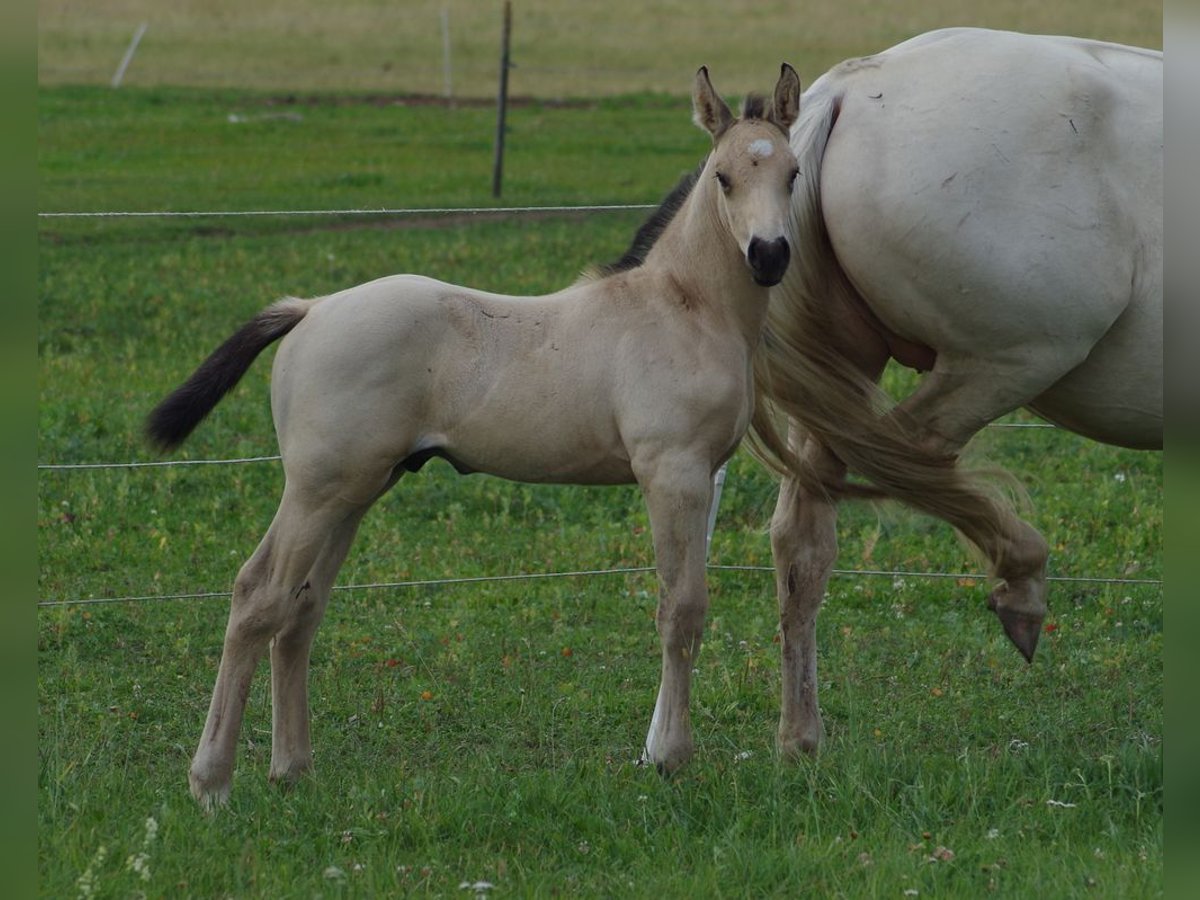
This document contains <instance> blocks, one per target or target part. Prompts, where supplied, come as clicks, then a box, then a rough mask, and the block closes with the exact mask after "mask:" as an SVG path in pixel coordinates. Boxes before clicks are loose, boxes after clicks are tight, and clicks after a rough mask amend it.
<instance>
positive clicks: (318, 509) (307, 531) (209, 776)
mask: <svg viewBox="0 0 1200 900" xmlns="http://www.w3.org/2000/svg"><path fill="white" fill-rule="evenodd" d="M348 512H349V510H348V509H347V508H346V507H344V506H342V505H341V504H339V503H333V504H329V503H326V504H321V503H318V502H314V501H313V500H312V499H311V498H308V497H305V496H302V492H301V491H298V490H296V489H294V488H292V487H290V486H289V487H286V488H285V489H284V492H283V500H282V501H281V502H280V505H279V510H278V511H277V512H276V513H275V519H274V521H273V522H272V523H271V527H270V528H269V529H268V530H267V534H266V536H265V537H264V538H263V540H262V542H261V543H260V544H259V545H258V549H256V550H255V551H254V554H253V555H252V556H251V557H250V559H249V560H248V561H247V562H246V564H245V565H244V566H242V569H241V571H240V572H239V573H238V576H237V579H236V581H235V582H234V588H233V600H232V602H231V604H230V612H229V623H228V625H227V626H226V628H225V645H224V648H223V650H222V653H221V664H220V667H219V669H218V671H217V681H216V685H215V686H214V688H213V695H212V701H211V703H210V705H209V710H208V718H207V720H206V721H205V724H204V731H203V733H202V734H201V737H200V743H199V746H198V747H197V748H196V754H195V756H194V757H193V758H192V765H191V770H190V772H189V774H188V781H189V783H190V784H191V789H192V794H193V795H195V797H196V799H197V800H199V801H200V803H201V804H202V805H204V806H205V807H206V808H211V807H212V805H213V804H214V803H223V802H224V801H226V800H227V799H228V797H229V789H230V786H231V783H232V779H233V764H234V758H235V755H236V750H237V739H238V733H239V731H240V730H241V725H242V717H243V714H244V713H245V709H246V698H247V695H248V694H249V692H250V682H251V679H252V678H253V676H254V670H255V668H256V667H257V665H258V661H259V659H261V657H262V654H263V651H264V650H265V649H266V646H267V642H268V641H270V640H271V638H272V637H274V636H275V635H276V634H278V633H279V632H280V631H281V630H282V629H284V628H285V627H286V626H287V625H288V622H289V620H290V618H291V617H292V616H293V615H295V613H296V610H297V609H300V610H302V611H304V612H302V616H308V617H311V615H312V612H311V610H312V609H313V608H314V606H315V605H316V604H314V603H313V602H312V601H310V600H309V597H310V596H311V594H312V585H311V584H310V582H309V578H308V576H309V572H310V571H311V570H312V568H313V564H314V562H316V560H317V557H318V554H320V552H321V551H322V549H323V548H324V547H325V546H326V545H327V543H328V542H329V540H330V535H331V529H333V528H334V526H336V524H337V523H338V522H340V521H343V520H344V519H345V518H346V515H347V513H348ZM321 605H323V603H322V604H321Z"/></svg>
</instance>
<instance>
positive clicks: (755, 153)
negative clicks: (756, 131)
mask: <svg viewBox="0 0 1200 900" xmlns="http://www.w3.org/2000/svg"><path fill="white" fill-rule="evenodd" d="M746 149H747V150H748V151H749V153H750V155H751V156H752V157H754V158H755V159H766V158H767V157H768V156H770V155H771V154H773V153H774V152H775V145H774V144H772V143H771V142H770V141H768V140H767V139H766V138H759V139H758V140H757V141H751V142H750V146H749V147H747V148H746Z"/></svg>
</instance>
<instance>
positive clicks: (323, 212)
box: [37, 203, 1162, 608]
mask: <svg viewBox="0 0 1200 900" xmlns="http://www.w3.org/2000/svg"><path fill="white" fill-rule="evenodd" d="M656 208H657V205H656V204H648V203H633V204H586V205H560V206H478V207H395V208H392V207H379V208H353V209H294V210H265V209H264V210H149V211H134V210H127V211H60V212H39V213H38V218H39V219H145V218H164V219H166V218H174V219H180V218H249V217H259V218H262V217H276V216H278V217H286V216H297V217H298V216H308V217H316V216H390V217H406V216H411V217H417V216H454V215H465V216H486V215H527V214H538V213H542V214H550V213H586V212H622V211H639V210H651V209H656ZM988 427H989V428H1038V429H1045V428H1050V429H1055V428H1057V426H1055V425H1053V424H1050V423H1048V422H992V423H990V424H989V426H988ZM281 458H282V457H280V456H278V455H273V456H248V457H238V458H230V459H180V460H157V461H131V462H97V463H39V464H38V466H37V468H38V471H39V472H43V471H59V472H61V471H80V470H97V469H144V468H165V467H176V466H215V465H239V464H247V463H261V462H278V461H279V460H280V459H281ZM707 568H708V570H709V571H710V572H751V573H767V572H774V571H775V570H774V568H773V567H772V566H750V565H716V564H710V565H708V567H707ZM654 571H655V568H654V567H653V566H627V567H617V568H609V569H581V570H575V571H567V572H523V573H514V574H506V575H480V576H469V577H458V578H434V579H419V580H413V581H390V582H376V583H371V584H348V585H337V586H335V587H334V588H333V590H335V591H356V590H360V591H361V590H400V589H405V588H433V587H447V586H455V585H467V584H481V583H486V582H507V581H527V580H544V579H552V578H583V577H597V576H612V575H634V574H645V573H649V572H654ZM831 574H832V575H833V576H835V577H857V578H892V579H898V578H930V579H939V578H942V579H944V578H953V579H958V580H965V581H969V582H977V581H987V580H988V576H986V575H981V574H979V573H971V572H912V571H901V570H884V569H834V570H832V572H831ZM1047 580H1048V581H1056V582H1075V583H1085V584H1105V585H1120V584H1123V585H1141V586H1161V585H1162V580H1161V579H1149V578H1147V579H1136V578H1104V577H1091V576H1068V575H1051V576H1049V577H1048V578H1047ZM230 596H232V594H231V592H230V591H196V592H190V593H175V594H152V595H135V596H124V597H87V598H76V599H68V600H39V601H38V604H37V605H38V607H39V608H47V607H65V606H87V605H94V604H113V603H135V602H166V601H180V600H213V599H221V598H228V597H230Z"/></svg>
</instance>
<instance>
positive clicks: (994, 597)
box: [897, 360, 1069, 661]
mask: <svg viewBox="0 0 1200 900" xmlns="http://www.w3.org/2000/svg"><path fill="white" fill-rule="evenodd" d="M942 362H943V361H942V360H939V366H940V365H941V364H942ZM1055 364H1056V365H1057V366H1058V367H1062V366H1064V363H1062V362H1060V361H1055V362H1054V363H1051V365H1055ZM1065 365H1068V366H1069V363H1066V364H1065ZM952 368H953V367H952ZM960 371H965V372H968V373H970V374H966V375H964V374H954V375H951V374H948V373H947V372H944V371H938V370H936V369H935V371H933V372H931V373H929V374H928V375H926V376H925V378H924V380H923V381H922V383H921V386H920V387H919V388H918V389H917V390H916V391H915V392H914V393H913V394H912V395H911V396H909V397H908V398H906V399H905V400H904V401H903V402H902V403H900V404H899V406H898V408H897V409H898V411H899V413H900V414H902V415H905V416H906V417H907V418H908V419H909V421H911V422H913V423H915V424H916V425H917V426H918V427H919V428H921V429H923V431H924V434H923V436H922V449H924V450H928V451H930V452H932V453H938V454H950V455H954V454H957V453H958V452H959V451H960V450H961V449H962V448H963V447H964V446H965V445H966V443H967V442H968V441H969V440H970V439H971V438H972V437H973V436H974V435H975V433H976V432H977V431H979V430H980V429H981V428H983V427H984V426H985V425H987V424H988V423H989V422H991V421H993V420H995V419H997V418H999V417H1000V416H1002V415H1004V414H1005V413H1008V412H1011V411H1012V410H1014V409H1017V408H1018V407H1020V406H1022V405H1024V404H1025V403H1027V402H1028V401H1029V399H1030V398H1032V397H1034V396H1036V395H1037V394H1038V393H1040V392H1041V391H1042V390H1044V389H1045V386H1046V385H1048V384H1052V383H1053V382H1054V380H1055V379H1056V378H1057V377H1059V376H1060V375H1061V374H1062V373H1061V372H1059V371H1057V370H1055V371H1039V370H1038V369H1037V368H1035V367H1034V366H1033V365H1031V364H1029V363H1025V364H1024V365H1023V366H1021V367H1019V368H1017V369H1012V368H1010V367H1004V366H991V367H989V366H988V365H986V364H985V363H982V362H978V361H976V365H975V367H974V369H972V368H971V367H969V366H965V365H964V366H962V367H961V369H960ZM953 474H956V472H955V473H953ZM954 487H955V491H954V493H955V494H957V495H959V496H958V497H956V499H955V500H954V501H953V502H950V503H946V502H944V501H943V497H941V496H938V493H937V492H930V494H929V495H927V496H926V497H924V498H921V497H917V498H916V499H915V500H913V499H910V502H913V505H914V506H916V507H917V508H918V509H922V510H924V511H926V512H929V513H932V514H933V515H936V516H939V517H940V518H942V519H944V520H945V521H947V522H949V523H950V524H951V525H953V526H954V527H955V528H957V529H958V530H959V531H960V532H962V534H963V535H964V536H965V537H966V538H967V539H968V540H970V541H971V542H972V543H974V544H975V545H976V546H977V547H979V549H980V550H981V551H983V553H984V555H985V556H987V558H988V559H989V560H990V561H991V564H992V575H993V576H994V577H995V578H997V579H999V580H1000V584H999V586H997V587H996V588H995V589H994V590H993V591H992V593H991V595H990V596H989V597H988V608H989V609H991V610H992V611H993V612H995V613H996V616H997V617H998V618H999V619H1000V622H1001V624H1002V625H1003V627H1004V633H1005V634H1006V635H1007V636H1008V638H1009V640H1011V641H1012V642H1013V644H1015V645H1016V647H1017V649H1018V650H1020V651H1021V654H1022V655H1023V656H1024V657H1025V659H1026V660H1028V661H1032V660H1033V654H1034V651H1035V650H1036V649H1037V643H1038V637H1039V635H1040V632H1041V625H1042V621H1043V620H1044V619H1045V617H1046V562H1047V559H1048V557H1049V547H1048V545H1047V544H1046V540H1045V538H1043V537H1042V535H1041V534H1040V533H1039V532H1038V531H1037V530H1036V529H1035V528H1034V527H1033V526H1032V525H1030V524H1029V523H1028V522H1025V521H1024V520H1022V519H1021V518H1019V517H1018V516H1017V514H1016V513H1015V512H1014V511H1013V509H1012V508H1011V506H1010V505H1008V504H1007V503H1005V502H1003V501H1001V500H999V498H993V497H989V496H986V495H985V494H984V493H983V492H982V490H981V489H979V488H978V487H976V486H973V485H971V484H969V483H968V482H967V481H966V480H965V479H959V480H958V482H957V483H956V484H955V485H954Z"/></svg>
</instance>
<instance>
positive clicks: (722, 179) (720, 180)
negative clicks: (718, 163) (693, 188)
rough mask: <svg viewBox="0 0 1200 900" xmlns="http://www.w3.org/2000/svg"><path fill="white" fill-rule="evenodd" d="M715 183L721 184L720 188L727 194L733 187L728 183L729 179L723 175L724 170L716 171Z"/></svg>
mask: <svg viewBox="0 0 1200 900" xmlns="http://www.w3.org/2000/svg"><path fill="white" fill-rule="evenodd" d="M717 183H718V184H720V185H721V190H723V191H724V192H725V193H727V194H728V193H729V191H730V190H731V189H732V188H733V184H732V183H730V181H729V179H728V178H726V177H725V173H724V172H718V173H717Z"/></svg>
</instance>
